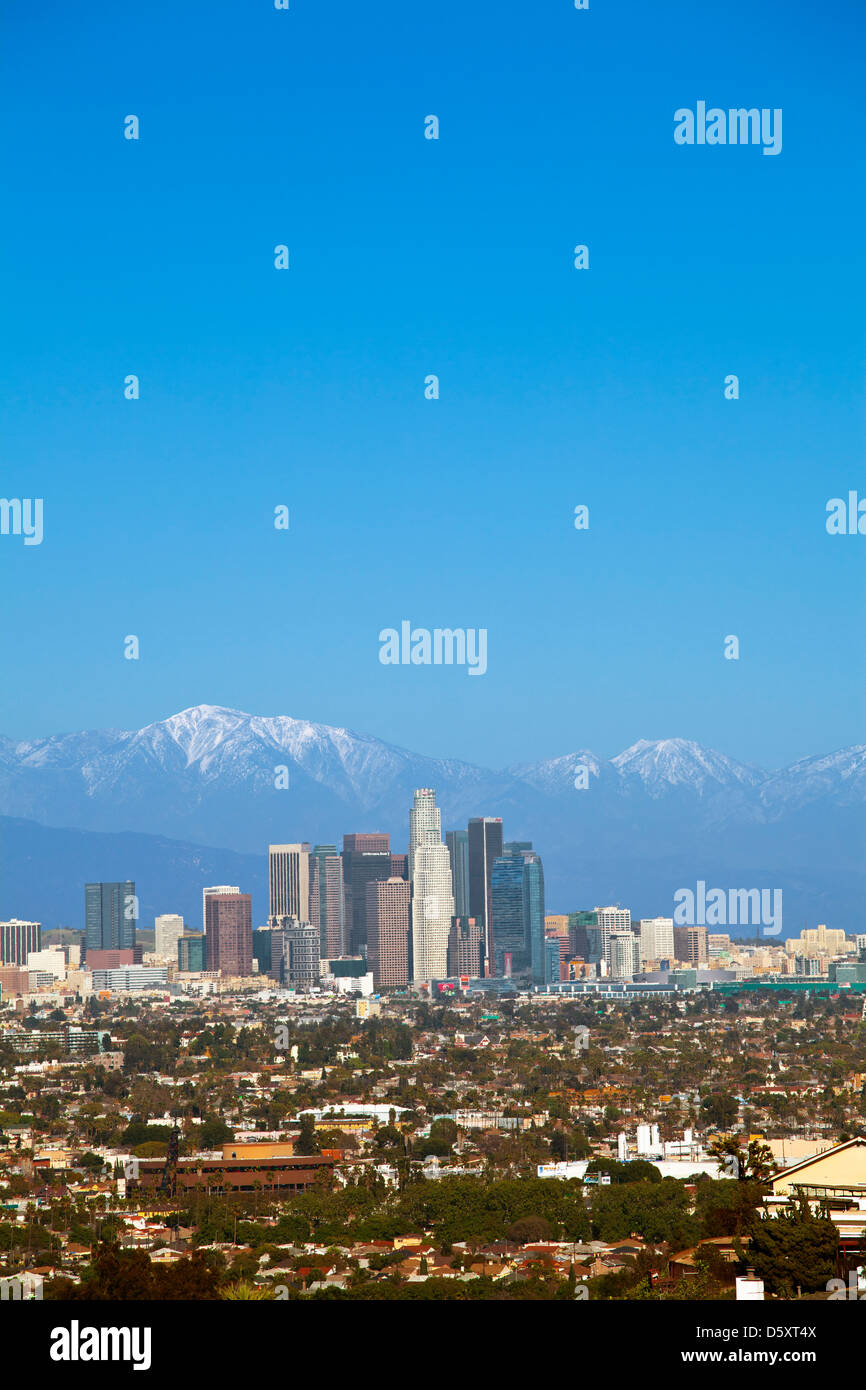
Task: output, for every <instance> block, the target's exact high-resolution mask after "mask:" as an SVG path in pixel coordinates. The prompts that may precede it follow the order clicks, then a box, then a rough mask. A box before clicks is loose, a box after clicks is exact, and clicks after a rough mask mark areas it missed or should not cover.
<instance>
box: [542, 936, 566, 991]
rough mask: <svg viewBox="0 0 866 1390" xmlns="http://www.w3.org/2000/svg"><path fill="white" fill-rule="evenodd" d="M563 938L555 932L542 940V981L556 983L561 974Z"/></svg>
mask: <svg viewBox="0 0 866 1390" xmlns="http://www.w3.org/2000/svg"><path fill="white" fill-rule="evenodd" d="M564 939H565V938H564V937H562V936H560V935H559V933H557V934H556V935H555V936H547V937H545V940H544V983H545V984H546V985H555V984H558V983H559V981H560V979H561V976H562V954H561V952H562V942H563V940H564Z"/></svg>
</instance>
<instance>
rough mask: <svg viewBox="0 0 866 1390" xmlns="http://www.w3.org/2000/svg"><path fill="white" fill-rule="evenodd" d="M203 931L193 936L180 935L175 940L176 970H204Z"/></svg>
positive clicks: (205, 955) (204, 940)
mask: <svg viewBox="0 0 866 1390" xmlns="http://www.w3.org/2000/svg"><path fill="white" fill-rule="evenodd" d="M206 944H207V943H206V939H205V936H204V933H203V932H198V933H196V934H195V935H193V936H181V937H179V938H178V942H177V968H178V970H198V971H201V970H206V969H207V949H206Z"/></svg>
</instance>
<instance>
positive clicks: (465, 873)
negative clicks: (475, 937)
mask: <svg viewBox="0 0 866 1390" xmlns="http://www.w3.org/2000/svg"><path fill="white" fill-rule="evenodd" d="M445 843H446V845H447V846H448V857H449V859H450V860H451V883H452V885H453V891H454V915H455V917H468V916H469V831H468V830H446V831H445Z"/></svg>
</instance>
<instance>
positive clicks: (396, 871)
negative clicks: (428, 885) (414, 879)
mask: <svg viewBox="0 0 866 1390" xmlns="http://www.w3.org/2000/svg"><path fill="white" fill-rule="evenodd" d="M390 876H391V878H405V880H406V882H407V883H408V882H409V856H408V854H392V855H391V875H390Z"/></svg>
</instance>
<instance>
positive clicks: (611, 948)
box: [605, 930, 640, 980]
mask: <svg viewBox="0 0 866 1390" xmlns="http://www.w3.org/2000/svg"><path fill="white" fill-rule="evenodd" d="M606 952H607V953H606V957H605V958H606V960H607V963H608V967H609V969H610V973H611V976H612V977H613V979H615V980H630V979H631V978H632V977H633V976H634V975H636V974H637V973H638V971H639V970H640V942H639V941H638V938H637V937H636V936H635V934H634V932H632V931H616V930H615V931H612V932H611V933H610V934H609V936H608V939H607V943H606Z"/></svg>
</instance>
